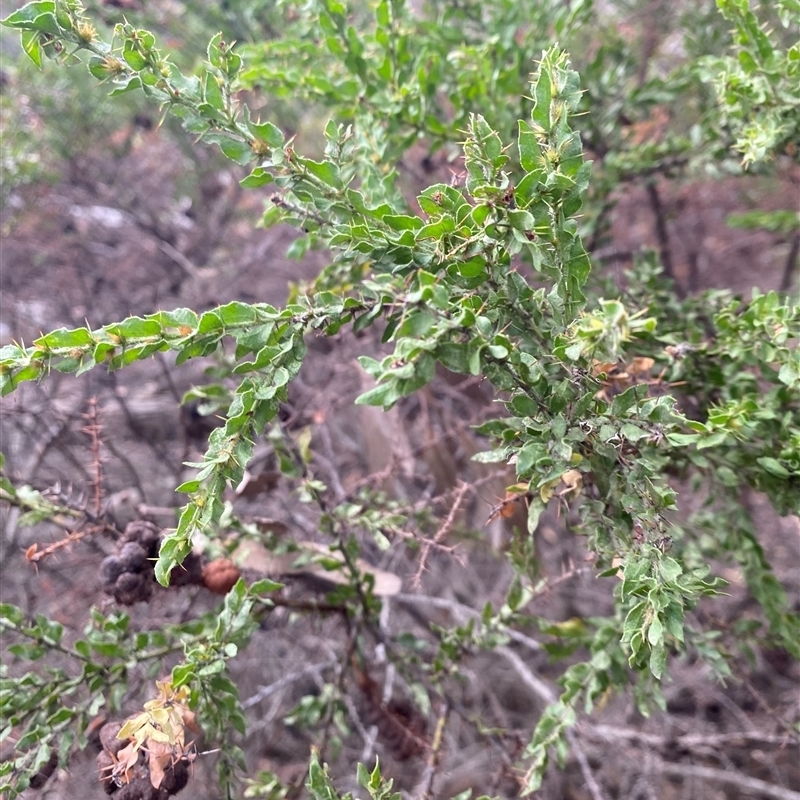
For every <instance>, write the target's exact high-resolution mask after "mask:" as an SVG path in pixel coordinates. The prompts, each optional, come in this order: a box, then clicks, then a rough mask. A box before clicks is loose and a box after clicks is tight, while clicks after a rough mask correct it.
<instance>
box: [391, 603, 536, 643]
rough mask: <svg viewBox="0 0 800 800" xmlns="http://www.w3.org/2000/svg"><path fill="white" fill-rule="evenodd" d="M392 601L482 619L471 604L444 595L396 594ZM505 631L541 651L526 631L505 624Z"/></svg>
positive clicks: (510, 637)
mask: <svg viewBox="0 0 800 800" xmlns="http://www.w3.org/2000/svg"><path fill="white" fill-rule="evenodd" d="M391 599H392V601H394V602H398V603H402V604H404V605H406V606H411V607H412V608H409V609H408V610H409V612H411V613H412V614H413V610H412V609H413V608H414V607H415V606H419V605H427V606H431V608H444V609H447V610H448V611H450V612H452V613H453V615H454V616H455V617H456V619H458V618H464V617H466V618H468V619H478V620H479V619H480V618H481V612H480V611H476V610H475V609H474V608H471V607H470V606H467V605H464V604H463V603H459V602H457V601H456V600H446V599H445V598H443V597H431V596H430V595H425V594H396V595H394V597H392V598H391ZM420 616H422V615H420ZM429 623H430V620H427V619H425V620H424V624H429ZM500 629H501V630H502V631H503V633H504V634H505V635H506V636H508V638H509V639H511V641H513V642H516V643H517V644H520V645H522V646H523V647H526V648H528V649H529V650H531V651H532V652H534V653H538V652H541V650H542V645H541V644H539V642H537V641H536V640H535V639H532V638H531V637H530V636H526V635H525V634H524V633H520V632H519V631H516V630H514V629H513V628H507V627H505V626H502V625H501V627H500Z"/></svg>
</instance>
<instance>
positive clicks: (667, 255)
mask: <svg viewBox="0 0 800 800" xmlns="http://www.w3.org/2000/svg"><path fill="white" fill-rule="evenodd" d="M645 190H646V191H647V199H648V200H649V201H650V209H651V210H652V212H653V216H654V217H655V225H656V236H657V237H658V251H659V256H660V258H661V266H662V267H663V268H664V274H665V275H666V276H667V277H668V278H669V279H670V280H671V281H672V283H673V285H674V287H675V294H676V295H678V297H684V296H685V294H686V292H685V291H684V289H683V287H682V286H681V285H680V284H679V283H678V281H677V279H676V278H675V271H674V269H673V266H672V251H671V249H670V246H669V233H668V232H667V223H666V217H665V214H664V207H663V205H662V204H661V195H660V194H659V193H658V187H657V186H656V184H655V181H652V180H651V181H648V182H647V183H646V185H645Z"/></svg>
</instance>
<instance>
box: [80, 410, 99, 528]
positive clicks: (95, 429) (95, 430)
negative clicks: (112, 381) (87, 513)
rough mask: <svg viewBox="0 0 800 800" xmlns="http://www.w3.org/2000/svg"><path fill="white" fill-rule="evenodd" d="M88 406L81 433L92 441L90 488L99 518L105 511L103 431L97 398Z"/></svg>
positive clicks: (93, 504) (95, 511)
mask: <svg viewBox="0 0 800 800" xmlns="http://www.w3.org/2000/svg"><path fill="white" fill-rule="evenodd" d="M88 405H89V408H88V410H87V411H86V413H85V414H83V418H84V419H85V420H86V424H85V425H84V426H83V428H81V432H82V433H85V434H86V435H87V436H88V437H89V440H90V449H91V453H92V477H91V478H90V480H89V488H90V489H91V490H92V506H93V508H94V515H95V516H96V517H99V516H100V514H101V513H102V509H103V466H102V463H103V459H102V456H101V453H100V445H101V444H103V439H102V432H103V429H102V426H101V425H100V417H99V414H98V410H97V397H90V398H89V401H88Z"/></svg>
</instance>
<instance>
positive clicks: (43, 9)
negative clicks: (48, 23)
mask: <svg viewBox="0 0 800 800" xmlns="http://www.w3.org/2000/svg"><path fill="white" fill-rule="evenodd" d="M55 10H56V4H55V2H54V0H38V2H33V3H27V4H26V5H24V6H23V7H22V8H20V9H17V10H16V11H15V12H14V13H12V14H9V15H8V16H7V17H6V18H5V19H4V20H3V25H6V26H8V27H9V28H28V29H31V28H33V27H34V25H33V23H34V20H36V19H37V18H38V17H40V16H41V15H42V14H46V13H49V14H55Z"/></svg>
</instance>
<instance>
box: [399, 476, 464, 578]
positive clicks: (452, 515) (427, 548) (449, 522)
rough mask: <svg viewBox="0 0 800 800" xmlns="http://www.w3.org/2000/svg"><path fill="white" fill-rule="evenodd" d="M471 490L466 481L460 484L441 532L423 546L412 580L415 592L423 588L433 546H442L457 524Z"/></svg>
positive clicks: (440, 529)
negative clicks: (463, 503) (423, 580)
mask: <svg viewBox="0 0 800 800" xmlns="http://www.w3.org/2000/svg"><path fill="white" fill-rule="evenodd" d="M469 488H470V486H469V484H468V483H465V482H464V481H460V482H459V484H458V487H457V489H456V495H455V497H454V498H453V505H452V506H450V511H449V512H448V514H447V517H446V518H445V520H444V522H443V523H442V524H441V525H440V526H439V530H438V531H436V533H435V534H434V536H433V542H432V543H427V542H426V543H424V544H423V545H422V551H421V552H420V555H419V565H418V567H417V571H416V572H415V573H414V577H413V578H412V579H411V586H412V588H413V589H414V590H415V591H418V590H419V589H420V587H421V586H422V573H423V572H424V571H425V569H426V565H427V561H428V556H429V555H430V552H431V547H432V546H433V545H436V546H438V545H440V544H441V541H442V539H444V537H445V536H447V534H448V533H449V532H450V529H451V528H452V527H453V523H454V522H455V519H456V514H457V513H458V509H459V506H460V505H461V502H462V501H463V499H464V497H465V495H466V493H467V492H468V491H469Z"/></svg>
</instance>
